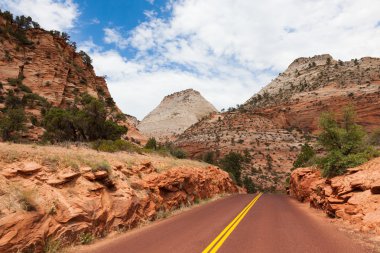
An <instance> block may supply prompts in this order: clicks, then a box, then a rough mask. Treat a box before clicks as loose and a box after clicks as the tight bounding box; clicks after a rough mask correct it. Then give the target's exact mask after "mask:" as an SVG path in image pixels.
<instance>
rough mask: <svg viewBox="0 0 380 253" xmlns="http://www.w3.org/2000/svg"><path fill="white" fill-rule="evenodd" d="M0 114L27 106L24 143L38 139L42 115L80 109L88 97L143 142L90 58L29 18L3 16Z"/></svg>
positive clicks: (62, 35)
mask: <svg viewBox="0 0 380 253" xmlns="http://www.w3.org/2000/svg"><path fill="white" fill-rule="evenodd" d="M0 43H1V47H0V109H2V111H3V112H4V111H5V110H6V109H8V108H11V107H23V109H24V110H25V114H26V118H27V130H26V131H24V133H23V136H22V138H24V139H29V140H34V141H36V140H40V138H41V135H42V134H43V132H44V129H43V127H42V126H41V125H42V124H41V123H42V116H43V114H44V113H45V112H46V111H47V110H48V109H49V108H50V107H59V108H72V107H73V106H75V107H78V108H81V107H83V104H82V99H81V98H82V96H83V95H84V94H88V95H90V96H92V97H94V98H96V99H99V100H101V101H104V102H105V104H106V109H107V111H108V118H109V119H112V120H114V121H117V122H118V123H119V124H121V125H126V126H127V127H128V128H129V133H128V134H127V136H128V137H129V138H130V139H132V138H133V139H136V140H139V139H141V140H143V139H144V137H143V136H142V135H141V134H140V133H139V132H138V131H137V129H136V128H135V127H134V126H133V125H132V124H130V123H128V121H127V120H126V119H125V117H124V116H123V114H122V112H121V111H120V109H119V108H118V107H117V106H116V104H115V102H114V101H113V99H112V97H111V95H110V93H109V91H108V88H107V83H106V81H105V78H104V77H99V76H96V74H95V72H94V69H93V67H92V65H91V58H90V57H89V56H88V55H87V54H86V53H85V52H83V51H80V52H78V51H77V50H76V44H75V42H71V41H70V40H69V36H68V35H67V34H66V33H60V32H58V31H50V32H49V31H45V30H44V29H42V28H40V26H39V25H38V24H37V23H35V22H33V21H32V20H31V19H30V18H26V17H22V18H20V17H17V18H13V17H12V15H11V14H10V13H7V12H4V13H1V15H0Z"/></svg>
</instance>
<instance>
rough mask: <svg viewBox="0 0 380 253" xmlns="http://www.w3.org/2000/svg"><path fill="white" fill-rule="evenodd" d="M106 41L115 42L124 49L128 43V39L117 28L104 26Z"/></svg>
mask: <svg viewBox="0 0 380 253" xmlns="http://www.w3.org/2000/svg"><path fill="white" fill-rule="evenodd" d="M103 31H104V34H105V36H104V42H106V43H108V44H115V45H116V46H117V47H118V48H121V49H124V48H126V47H127V45H128V40H127V39H125V38H124V37H123V36H122V35H121V34H120V32H119V31H118V30H117V29H115V28H104V29H103Z"/></svg>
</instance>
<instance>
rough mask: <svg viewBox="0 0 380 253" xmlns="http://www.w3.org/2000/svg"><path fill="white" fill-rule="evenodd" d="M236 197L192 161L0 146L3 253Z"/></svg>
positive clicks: (212, 170) (218, 174)
mask: <svg viewBox="0 0 380 253" xmlns="http://www.w3.org/2000/svg"><path fill="white" fill-rule="evenodd" d="M238 191H239V189H238V188H237V187H236V186H235V185H234V183H233V182H232V180H231V179H230V178H229V176H228V174H227V173H226V172H224V171H222V170H220V169H218V168H217V167H214V166H209V165H207V164H204V163H199V162H195V161H186V160H174V159H172V158H163V157H158V156H157V157H156V156H149V157H148V156H146V155H131V154H127V153H118V154H106V153H99V152H96V151H93V150H88V149H83V148H75V147H71V149H67V148H59V147H48V146H36V147H32V146H27V145H16V144H13V145H9V144H4V143H0V251H1V252H4V253H8V252H46V251H44V249H45V250H46V249H47V248H48V247H53V245H55V246H57V245H58V247H60V248H61V247H62V246H64V245H67V244H71V243H75V242H76V243H84V242H83V240H85V239H84V238H90V239H94V238H98V237H103V236H105V235H107V234H108V233H109V232H112V231H125V230H129V229H131V228H134V227H136V226H137V225H139V224H141V223H144V222H147V221H151V220H155V219H156V218H158V217H159V216H160V215H163V213H165V212H169V211H171V210H174V209H177V208H180V207H183V206H187V205H191V204H193V203H194V202H198V200H201V199H206V198H211V197H213V196H216V195H218V194H225V193H237V192H238Z"/></svg>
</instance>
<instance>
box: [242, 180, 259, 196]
mask: <svg viewBox="0 0 380 253" xmlns="http://www.w3.org/2000/svg"><path fill="white" fill-rule="evenodd" d="M243 185H244V187H245V188H246V189H247V192H248V193H255V192H257V189H256V186H255V184H254V183H253V182H252V179H250V178H249V177H244V180H243Z"/></svg>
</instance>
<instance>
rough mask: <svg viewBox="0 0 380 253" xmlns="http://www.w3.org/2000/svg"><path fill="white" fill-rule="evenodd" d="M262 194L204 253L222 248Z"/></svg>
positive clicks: (213, 252)
mask: <svg viewBox="0 0 380 253" xmlns="http://www.w3.org/2000/svg"><path fill="white" fill-rule="evenodd" d="M261 195H262V193H259V194H258V195H257V196H256V197H255V198H254V199H253V200H252V201H251V202H249V204H248V205H247V206H246V207H245V208H244V209H243V210H242V211H241V212H240V213H239V214H238V215H237V216H236V217H235V218H234V219H233V220H232V221H231V223H230V224H228V226H227V227H226V228H225V229H223V231H222V232H221V233H220V234H219V235H218V236H217V237H216V238H215V239H214V240H213V241H212V242H211V243H210V244H209V245H208V246H207V248H205V249H204V250H203V251H202V253H215V252H217V250H218V249H219V248H220V246H222V244H223V243H224V241H225V240H226V239H227V238H228V236H229V235H230V234H231V233H232V231H234V229H235V228H236V227H237V225H239V223H240V221H241V220H242V219H243V218H244V216H245V215H246V214H247V213H248V211H249V210H250V209H251V208H252V206H253V205H254V204H255V203H256V201H257V200H258V199H259V198H260V197H261Z"/></svg>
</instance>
